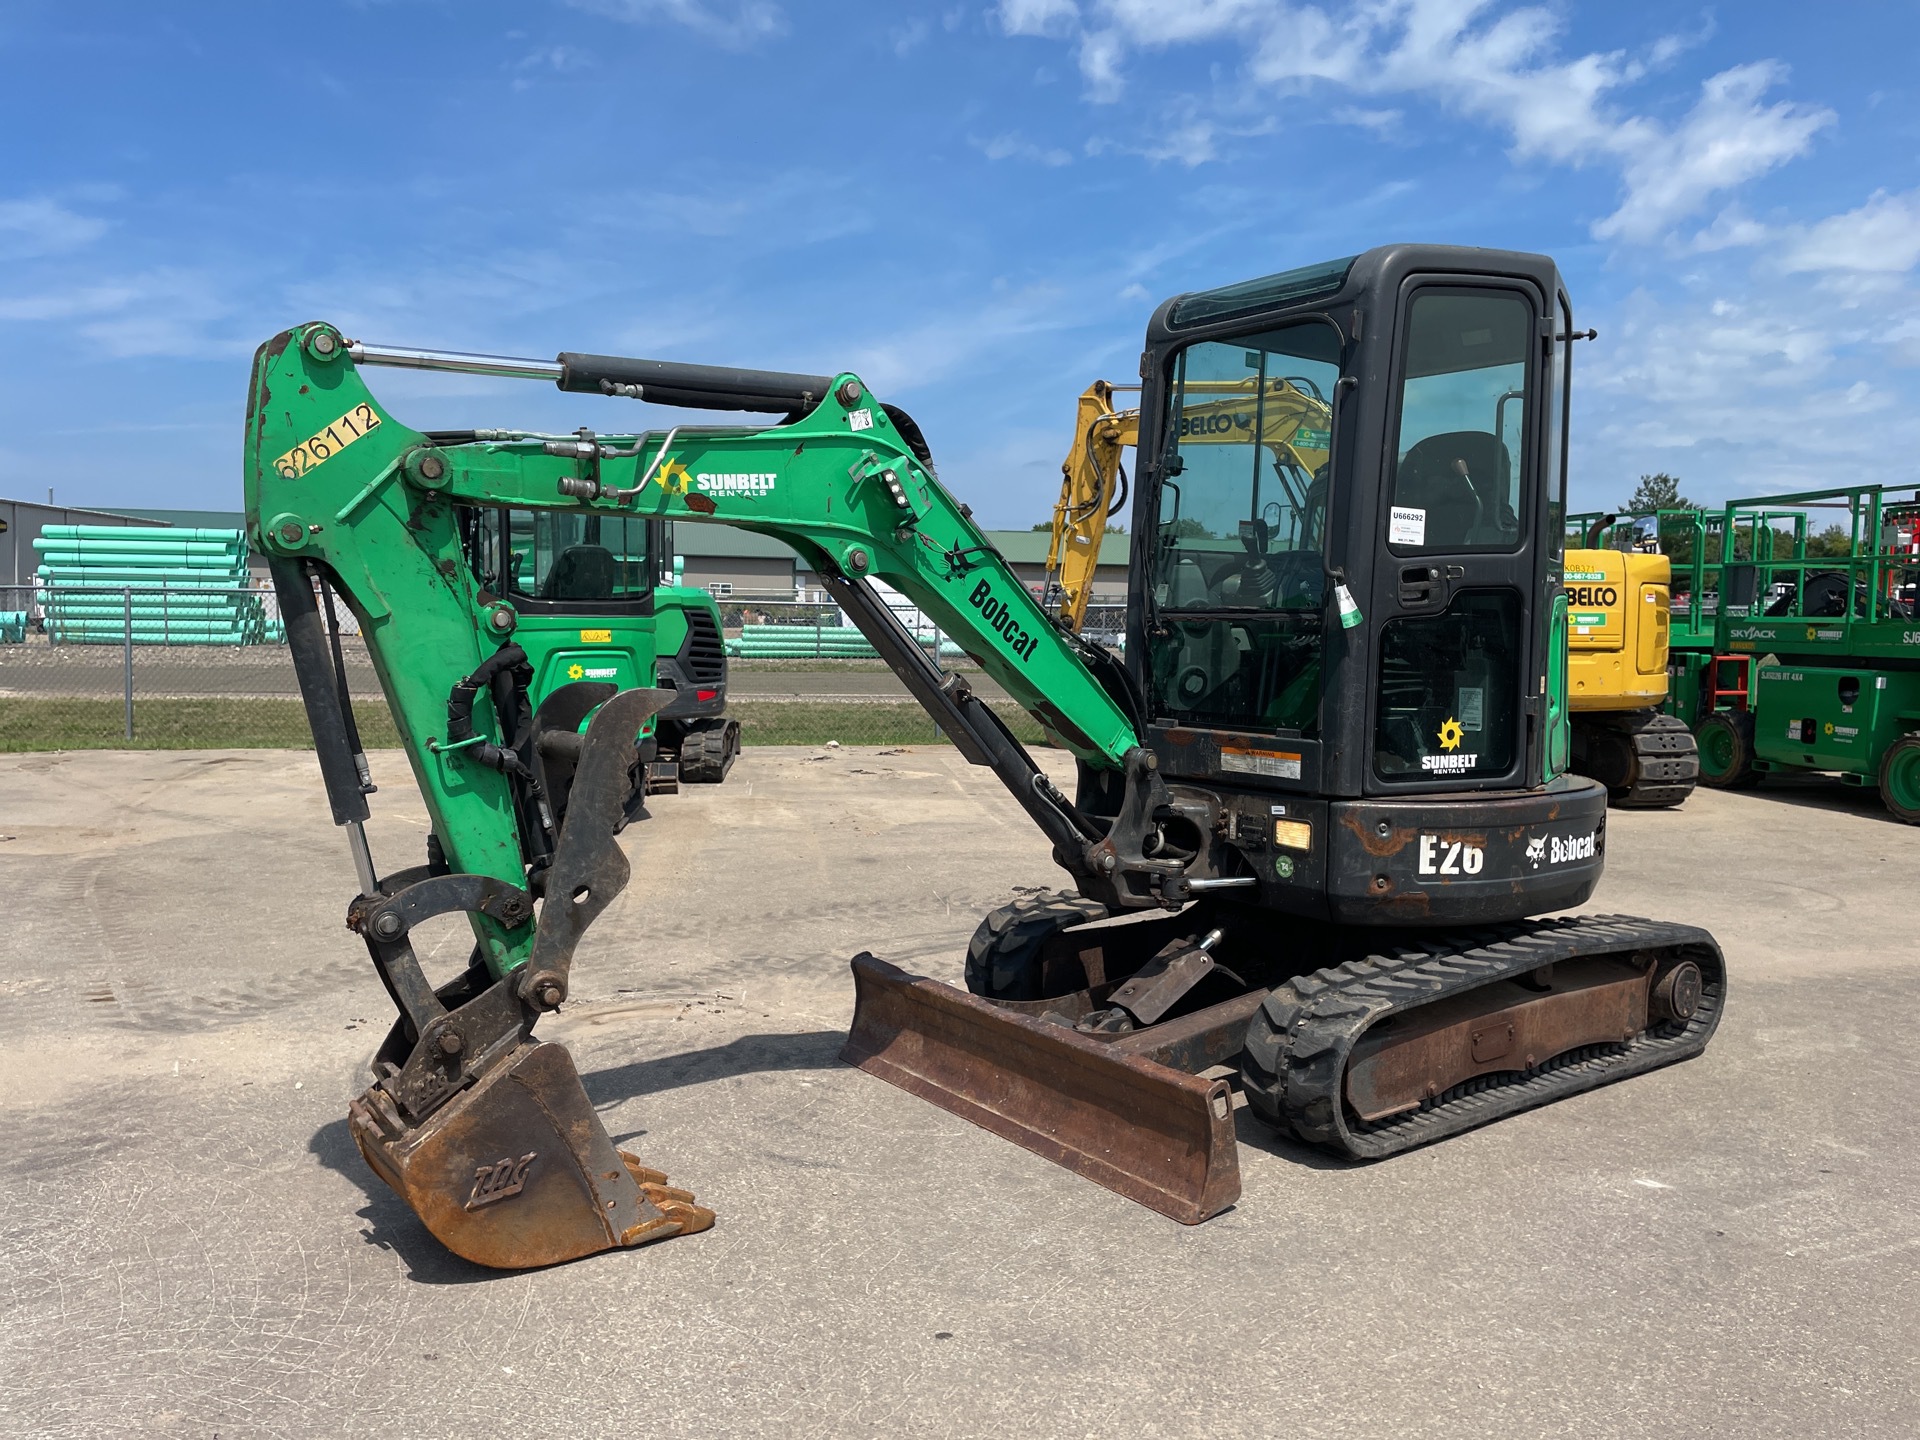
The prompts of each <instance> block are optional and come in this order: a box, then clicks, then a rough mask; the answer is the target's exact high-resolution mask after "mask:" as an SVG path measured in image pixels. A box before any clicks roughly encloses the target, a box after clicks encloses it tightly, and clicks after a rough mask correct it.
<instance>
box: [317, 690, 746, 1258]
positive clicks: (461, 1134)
mask: <svg viewBox="0 0 1920 1440" xmlns="http://www.w3.org/2000/svg"><path fill="white" fill-rule="evenodd" d="M572 688H573V689H574V691H575V693H574V694H573V695H572V696H571V697H569V705H570V708H569V706H556V705H555V699H556V697H560V696H566V695H567V691H565V690H563V691H559V692H556V697H550V699H549V704H548V705H543V706H542V707H541V716H540V717H536V725H535V739H534V751H535V753H536V755H538V756H540V757H542V763H543V773H544V775H545V780H546V784H547V787H548V793H549V794H550V795H553V796H555V797H558V796H560V795H565V796H566V797H567V799H568V801H569V802H570V803H568V804H566V806H565V819H564V820H563V821H562V822H561V827H560V835H559V841H558V843H557V845H556V846H555V848H554V853H553V857H552V862H551V864H550V865H549V866H548V867H547V871H546V876H545V893H546V894H547V895H548V896H549V897H552V898H550V899H549V900H548V901H547V902H546V904H545V905H544V907H543V908H542V910H541V912H540V916H539V928H538V929H537V931H536V932H535V934H534V939H533V947H532V954H531V956H530V957H529V959H528V962H527V964H526V965H525V966H523V967H521V968H520V969H518V970H515V971H513V972H512V973H510V974H508V975H507V976H505V977H503V978H501V979H498V980H493V981H491V982H489V977H488V975H487V973H486V971H485V970H484V969H481V968H478V967H477V965H476V966H475V967H473V968H470V969H469V971H468V973H467V974H466V975H464V976H462V977H460V978H459V979H456V980H454V981H453V982H451V983H450V984H447V985H444V986H442V987H440V988H439V989H438V990H434V989H430V988H429V987H428V985H427V981H426V977H425V976H424V974H423V973H422V971H421V969H420V963H419V960H418V958H417V957H416V956H415V954H414V952H413V947H412V944H411V942H410V940H409V938H408V937H409V934H410V932H411V930H412V928H413V927H414V926H415V925H417V924H418V923H420V921H422V920H424V919H426V918H428V917H430V916H434V915H441V914H452V913H477V914H481V915H486V916H489V917H491V918H493V919H495V920H497V921H499V922H501V923H502V924H506V925H519V924H524V923H525V921H526V920H527V918H528V917H529V916H530V915H531V914H532V913H533V911H532V907H533V895H532V894H531V893H530V892H529V891H526V890H522V889H520V888H519V887H517V886H515V885H513V884H511V883H509V882H507V881H503V880H499V879H495V878H492V877H489V876H484V875H471V874H464V873H449V874H440V875H433V874H431V873H429V872H427V871H426V870H424V869H423V870H420V871H405V872H401V873H400V874H397V875H393V876H389V877H388V879H387V880H386V881H384V882H382V884H381V887H380V893H379V894H378V895H375V896H361V897H360V898H359V899H357V900H356V901H355V902H354V906H353V908H352V909H351V910H350V911H349V915H348V924H349V925H350V926H351V927H352V928H354V929H356V930H358V931H359V932H360V933H361V935H362V936H363V937H364V938H365V939H366V941H367V946H368V949H369V950H370V951H371V953H372V955H373V960H374V965H375V967H376V968H377V969H378V970H379V972H380V975H381V978H382V980H384V981H385V983H386V985H387V989H388V991H389V993H391V994H392V996H393V997H394V1000H395V1001H396V1003H397V1004H398V1005H399V1006H400V1009H401V1011H402V1018H401V1020H400V1021H398V1022H396V1024H395V1025H394V1028H393V1030H392V1031H391V1032H390V1033H389V1035H388V1036H387V1040H386V1043H385V1044H384V1045H382V1046H381V1049H380V1051H379V1053H378V1054H377V1055H376V1056H375V1057H374V1073H375V1075H376V1077H377V1078H376V1080H375V1082H374V1084H373V1086H372V1087H371V1088H370V1089H368V1090H367V1092H366V1093H365V1094H363V1095H362V1096H361V1097H360V1098H359V1099H358V1100H355V1101H354V1102H353V1104H352V1106H351V1107H350V1109H349V1111H348V1124H349V1126H350V1128H351V1129H352V1131H353V1138H354V1142H355V1143H356V1144H357V1145H358V1146H359V1147H360V1153H361V1154H362V1155H363V1156H365V1157H366V1161H367V1164H368V1165H370V1166H372V1167H373V1170H374V1172H375V1173H376V1174H377V1175H379V1176H380V1178H381V1179H382V1180H385V1181H386V1182H387V1184H389V1185H390V1186H392V1187H393V1189H394V1191H395V1192H396V1193H397V1194H398V1195H399V1196H400V1198H401V1199H402V1200H405V1201H406V1202H407V1204H408V1205H409V1206H410V1207H411V1208H412V1209H413V1212H414V1214H416V1215H418V1216H419V1217H420V1219H421V1220H422V1222H424V1223H425V1225H426V1227H427V1229H428V1230H430V1231H432V1232H433V1235H434V1238H435V1239H437V1240H439V1241H440V1243H441V1244H443V1245H445V1246H446V1247H447V1248H448V1249H449V1250H451V1251H453V1252H454V1254H456V1255H460V1256H463V1257H464V1258H466V1259H468V1260H471V1261H473V1262H474V1263H476V1264H479V1265H488V1266H491V1267H493V1268H494V1269H497V1270H521V1269H527V1268H530V1267H533V1266H539V1265H554V1264H558V1263H559V1262H561V1261H563V1260H577V1259H579V1258H580V1257H581V1256H583V1255H592V1254H594V1253H596V1252H598V1251H601V1250H613V1249H619V1248H623V1247H627V1246H633V1245H644V1244H646V1243H647V1242H648V1241H651V1240H664V1239H666V1238H667V1237H668V1236H670V1235H688V1234H693V1233H694V1232H696V1231H700V1230H705V1229H707V1228H708V1227H709V1226H711V1225H712V1224H713V1212H712V1211H711V1210H707V1209H705V1208H703V1207H701V1206H699V1205H696V1204H695V1203H694V1200H693V1196H692V1195H691V1194H689V1193H688V1192H687V1191H685V1190H677V1189H675V1188H673V1187H672V1186H670V1185H668V1184H667V1177H666V1176H665V1175H663V1174H661V1173H660V1172H659V1171H657V1170H649V1169H647V1168H646V1167H645V1166H643V1165H642V1164H640V1162H639V1161H638V1160H636V1159H634V1158H633V1157H632V1156H630V1155H627V1154H624V1153H623V1152H621V1151H618V1150H616V1149H614V1146H613V1141H612V1140H610V1139H609V1138H608V1137H607V1132H606V1130H605V1129H604V1128H602V1126H601V1124H600V1117H599V1116H598V1115H596V1114H595V1113H594V1110H593V1105H592V1102H591V1101H589V1100H588V1099H587V1092H586V1090H585V1089H584V1088H583V1087H582V1085H581V1084H580V1074H579V1071H577V1070H576V1069H575V1068H574V1064H573V1057H572V1056H571V1055H569V1054H568V1053H567V1051H566V1050H565V1048H564V1047H562V1046H559V1045H550V1044H542V1043H541V1042H539V1041H537V1040H535V1039H534V1038H533V1033H532V1032H533V1026H534V1023H535V1021H536V1020H537V1019H538V1017H539V1015H540V1014H541V1013H543V1012H545V1011H549V1010H553V1009H555V1008H557V1007H558V1006H559V1005H560V1003H561V1002H562V1001H563V1000H564V999H565V998H566V994H567V987H568V982H569V976H570V971H571V968H572V961H573V951H574V947H575V946H576V945H577V944H578V943H579V940H580V936H581V934H582V933H583V932H584V931H585V930H586V928H587V926H588V925H589V924H591V923H592V921H593V920H594V919H595V918H596V917H597V916H598V915H599V914H600V913H601V912H602V911H604V910H605V909H606V907H607V906H608V905H609V904H610V903H612V901H613V899H614V897H615V896H616V895H618V894H619V893H620V891H621V889H622V887H623V886H625V884H626V883H627V878H628V872H629V867H628V865H627V860H626V857H625V856H624V855H622V854H621V852H620V848H619V846H618V845H617V844H616V843H615V841H614V836H615V834H616V833H617V831H618V830H619V827H620V824H621V822H622V820H623V819H624V801H625V798H626V793H627V789H628V774H627V772H628V769H629V767H630V765H631V763H632V756H633V748H634V736H635V735H636V734H637V733H638V730H639V727H640V725H641V723H642V722H644V721H645V719H646V718H647V716H649V715H652V714H654V713H655V712H657V711H658V710H659V709H660V708H661V706H662V705H663V704H664V703H665V702H666V701H667V700H669V699H671V695H670V693H668V692H664V691H658V690H627V691H622V692H620V693H619V694H617V695H613V696H612V697H611V698H607V697H606V696H605V695H604V694H602V693H600V691H601V687H586V686H580V687H572ZM604 688H605V689H608V690H610V689H611V687H604ZM602 701H604V703H600V702H602ZM593 704H599V706H600V708H599V710H598V711H597V712H596V713H595V714H594V717H593V719H592V720H591V721H590V722H589V724H588V726H587V729H586V731H585V734H584V737H581V736H578V735H576V733H575V727H577V726H578V724H579V721H580V718H581V716H583V715H584V714H585V713H586V710H587V708H588V707H589V706H590V705H593ZM550 707H553V708H554V709H555V711H556V713H555V714H554V715H553V716H552V717H551V718H553V721H554V729H553V733H552V735H551V736H546V735H543V734H542V733H541V726H540V723H539V721H540V719H541V718H542V717H546V716H547V715H548V711H549V708H550ZM557 804H558V801H557V798H556V808H557Z"/></svg>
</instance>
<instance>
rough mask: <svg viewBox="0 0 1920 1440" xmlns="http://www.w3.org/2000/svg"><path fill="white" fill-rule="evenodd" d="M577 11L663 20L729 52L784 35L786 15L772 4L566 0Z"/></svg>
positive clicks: (751, 0)
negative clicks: (682, 27) (727, 49)
mask: <svg viewBox="0 0 1920 1440" xmlns="http://www.w3.org/2000/svg"><path fill="white" fill-rule="evenodd" d="M566 3H567V4H568V5H571V6H572V7H573V8H574V9H576V10H585V11H587V12H589V13H590V14H594V15H602V16H605V17H606V18H607V19H609V20H621V21H625V22H626V23H627V24H630V25H645V24H650V23H652V22H653V21H656V20H666V21H669V22H671V23H673V24H676V25H682V26H685V27H686V28H687V29H689V30H691V31H693V32H694V33H695V34H696V35H700V36H703V37H704V38H706V39H708V40H711V41H713V42H715V43H716V44H719V45H724V46H726V47H728V48H729V49H745V48H747V47H748V46H750V45H753V44H756V43H758V42H759V41H762V40H768V39H772V38H773V37H775V36H777V35H784V34H786V32H787V17H786V13H785V12H784V11H783V10H781V8H780V7H779V6H778V5H775V4H773V3H771V0H734V3H733V4H731V5H728V4H711V3H705V0H566Z"/></svg>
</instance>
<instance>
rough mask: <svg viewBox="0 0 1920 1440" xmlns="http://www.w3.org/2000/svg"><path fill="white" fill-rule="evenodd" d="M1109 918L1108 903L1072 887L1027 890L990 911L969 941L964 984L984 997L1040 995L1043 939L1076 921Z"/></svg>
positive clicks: (1009, 998) (1034, 998) (1033, 996)
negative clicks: (1043, 892)
mask: <svg viewBox="0 0 1920 1440" xmlns="http://www.w3.org/2000/svg"><path fill="white" fill-rule="evenodd" d="M1106 918H1107V907H1106V906H1104V905H1102V904H1101V903H1100V902H1099V901H1097V900H1088V899H1086V898H1084V897H1083V896H1080V895H1076V894H1074V893H1073V892H1072V891H1071V890H1056V891H1054V892H1052V893H1051V894H1046V895H1031V896H1028V897H1027V898H1026V899H1024V900H1016V901H1014V902H1013V903H1012V904H1011V905H1002V906H1001V907H1000V908H999V909H998V910H994V911H991V912H989V914H988V915H987V918H986V919H984V920H982V921H981V922H980V925H979V928H977V929H976V930H975V931H974V932H973V940H972V942H971V943H970V944H969V945H968V946H967V989H969V990H970V991H972V992H973V993H974V994H975V995H978V996H980V997H981V998H982V999H986V1000H1039V999H1043V998H1045V997H1043V996H1042V994H1041V993H1040V992H1041V973H1040V967H1041V961H1042V958H1043V952H1044V951H1045V950H1046V946H1047V942H1048V941H1049V940H1051V939H1052V938H1053V937H1054V936H1055V935H1057V934H1059V933H1060V932H1061V931H1062V930H1065V929H1068V928H1069V927H1071V926H1074V925H1090V924H1092V923H1093V922H1094V921H1095V920H1104V919H1106Z"/></svg>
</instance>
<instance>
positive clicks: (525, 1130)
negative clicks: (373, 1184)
mask: <svg viewBox="0 0 1920 1440" xmlns="http://www.w3.org/2000/svg"><path fill="white" fill-rule="evenodd" d="M348 1117H349V1124H350V1125H351V1127H352V1130H353V1138H354V1141H355V1143H356V1144H358V1145H359V1147H360V1153H361V1154H362V1155H364V1156H365V1157H366V1160H367V1163H368V1164H369V1165H371V1166H372V1167H373V1169H374V1172H375V1173H376V1174H378V1175H379V1176H380V1178H381V1179H382V1180H385V1181H386V1182H387V1184H389V1185H391V1186H392V1187H393V1188H394V1190H395V1192H396V1193H398V1195H399V1196H400V1198H401V1199H402V1200H405V1201H406V1202H407V1204H408V1205H409V1206H411V1207H412V1209H413V1213H414V1214H416V1215H418V1216H419V1217H420V1219H421V1221H422V1223H424V1224H425V1225H426V1227H427V1229H429V1230H431V1231H432V1232H433V1236H434V1238H435V1239H436V1240H438V1241H439V1242H440V1243H441V1244H442V1245H445V1246H446V1247H447V1248H448V1249H449V1250H451V1251H453V1253H454V1254H456V1255H459V1256H462V1257H464V1258H466V1259H468V1260H471V1261H473V1262H474V1263H475V1264H477V1265H487V1266H490V1267H492V1268H493V1269H495V1270H525V1269H531V1268H533V1267H535V1266H540V1265H557V1264H559V1263H560V1262H561V1261H563V1260H577V1259H579V1258H580V1257H581V1256H583V1255H592V1254H595V1253H597V1252H598V1251H601V1250H613V1249H617V1248H620V1247H623V1246H630V1245H644V1244H645V1243H647V1242H648V1241H649V1240H664V1239H666V1238H667V1237H668V1236H670V1235H682V1234H691V1233H693V1232H694V1231H696V1230H704V1229H706V1228H708V1226H710V1225H712V1223H713V1212H712V1211H710V1210H706V1209H703V1208H702V1207H700V1206H698V1205H694V1204H692V1203H691V1202H690V1199H689V1197H687V1196H686V1192H684V1191H673V1190H670V1189H668V1188H667V1187H666V1186H665V1183H664V1182H665V1180H666V1177H665V1176H664V1175H660V1174H658V1173H657V1172H654V1171H649V1170H644V1169H642V1168H640V1167H639V1164H638V1162H637V1161H634V1160H632V1159H631V1158H630V1157H628V1156H626V1155H624V1154H622V1152H620V1151H618V1150H616V1149H614V1148H613V1142H612V1141H611V1140H609V1139H608V1138H607V1132H606V1130H605V1129H604V1128H603V1127H602V1126H601V1124H600V1118H599V1116H597V1115H596V1114H594V1111H593V1105H592V1103H591V1102H590V1101H589V1100H588V1099H587V1092H586V1091H585V1089H583V1088H582V1086H581V1084H580V1075H579V1072H578V1071H577V1070H575V1069H574V1065H573V1057H572V1056H570V1055H569V1054H567V1052H566V1049H565V1048H564V1047H562V1046H559V1045H547V1044H541V1043H539V1042H537V1041H529V1042H528V1043H526V1044H524V1045H522V1046H521V1047H520V1048H519V1049H518V1050H516V1051H515V1052H514V1053H513V1054H512V1055H511V1056H509V1057H508V1058H507V1059H506V1060H505V1061H503V1062H502V1063H501V1064H499V1065H497V1066H495V1067H494V1068H493V1069H491V1070H489V1071H488V1073H487V1074H486V1075H485V1076H484V1077H483V1078H482V1079H481V1080H480V1082H479V1083H478V1084H476V1085H475V1086H473V1088H471V1089H470V1090H466V1091H463V1092H462V1093H461V1094H459V1095H458V1096H456V1097H455V1098H454V1099H452V1100H450V1101H448V1102H447V1103H446V1104H445V1105H442V1106H441V1107H440V1108H439V1109H438V1110H436V1111H434V1112H433V1114H431V1115H430V1116H428V1117H427V1118H426V1120H425V1121H423V1122H422V1123H421V1124H419V1125H417V1126H408V1125H406V1124H405V1123H404V1122H403V1121H402V1119H401V1117H400V1115H399V1113H398V1111H397V1110H395V1109H394V1106H393V1102H392V1100H391V1099H390V1098H389V1097H388V1096H387V1094H386V1092H384V1091H383V1090H381V1089H379V1088H378V1087H375V1088H374V1089H372V1090H369V1091H368V1092H367V1093H366V1094H365V1095H362V1096H361V1097H360V1098H359V1099H358V1100H356V1101H354V1102H353V1105H352V1107H351V1109H350V1110H349V1112H348Z"/></svg>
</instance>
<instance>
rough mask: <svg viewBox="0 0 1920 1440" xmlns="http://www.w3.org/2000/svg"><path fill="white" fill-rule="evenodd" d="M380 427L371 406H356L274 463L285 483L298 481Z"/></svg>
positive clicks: (378, 419)
mask: <svg viewBox="0 0 1920 1440" xmlns="http://www.w3.org/2000/svg"><path fill="white" fill-rule="evenodd" d="M379 428H380V417H379V416H378V415H376V414H374V413H373V407H372V406H371V405H356V406H354V407H353V408H352V409H351V410H349V411H348V412H347V413H346V414H344V415H342V416H341V417H340V418H339V419H338V420H336V421H334V422H333V423H332V424H331V425H329V426H327V428H326V429H324V430H322V431H319V432H318V433H317V434H313V435H309V436H308V437H307V438H306V439H305V440H302V441H301V442H300V443H299V444H298V445H296V446H294V447H293V448H292V449H291V450H289V451H287V453H286V454H284V455H282V456H281V457H280V458H279V459H278V460H276V461H274V462H273V468H274V469H276V470H278V471H279V472H280V478H281V479H282V480H298V479H299V478H300V477H301V476H302V475H304V474H306V473H307V471H309V470H311V469H313V468H314V467H315V466H316V465H324V464H326V463H327V461H329V460H331V459H332V458H333V457H334V456H336V455H338V454H339V453H340V452H341V451H342V450H344V449H346V448H347V446H349V445H351V444H352V443H353V442H354V441H356V440H358V439H359V438H360V437H361V436H362V435H365V434H366V433H367V432H368V431H370V430H378V429H379Z"/></svg>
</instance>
